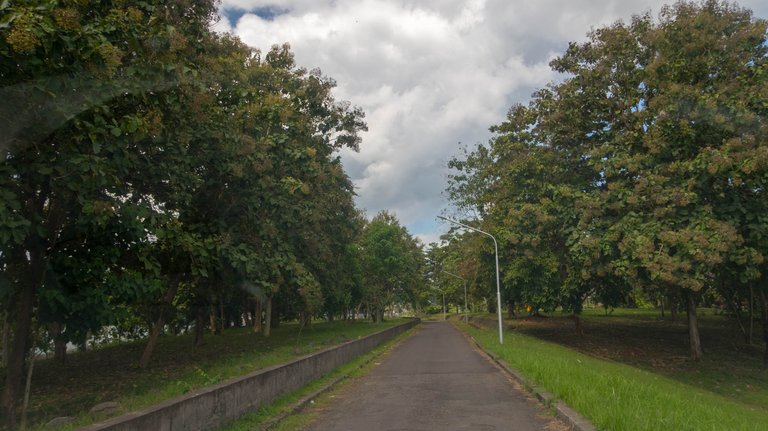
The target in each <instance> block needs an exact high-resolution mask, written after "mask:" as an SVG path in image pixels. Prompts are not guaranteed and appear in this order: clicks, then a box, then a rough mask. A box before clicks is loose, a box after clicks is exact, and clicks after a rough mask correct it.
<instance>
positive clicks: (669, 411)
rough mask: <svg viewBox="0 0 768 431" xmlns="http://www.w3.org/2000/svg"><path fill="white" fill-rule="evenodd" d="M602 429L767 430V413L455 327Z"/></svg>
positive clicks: (520, 339) (567, 352)
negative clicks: (500, 341) (501, 343)
mask: <svg viewBox="0 0 768 431" xmlns="http://www.w3.org/2000/svg"><path fill="white" fill-rule="evenodd" d="M456 325H458V326H459V327H460V328H462V329H463V330H465V331H467V332H468V333H469V334H471V335H472V336H473V337H474V338H475V339H476V340H477V341H478V342H479V343H480V344H481V345H483V347H484V348H486V349H487V350H489V351H491V352H493V353H494V354H496V355H498V356H499V357H500V359H502V360H504V361H506V362H507V363H508V364H510V365H511V366H512V367H513V368H515V369H517V370H519V371H520V372H521V373H522V374H523V375H525V376H526V377H528V378H529V379H530V380H531V381H532V382H534V383H535V384H536V385H538V386H540V387H542V388H544V389H545V390H547V391H548V392H550V393H552V394H554V395H555V396H556V397H557V398H559V399H561V400H563V401H564V402H565V403H566V404H568V405H569V406H571V407H573V408H574V409H576V410H577V411H578V412H580V413H581V414H583V415H584V416H585V417H586V418H588V419H589V420H591V421H592V423H593V424H594V425H595V426H596V427H597V428H598V429H601V430H622V431H625V430H626V431H640V430H648V431H656V430H692V431H693V430H696V431H701V430H755V431H757V430H766V429H768V413H766V412H765V411H763V410H761V409H758V408H755V407H750V406H746V405H744V404H741V403H738V402H736V401H733V400H731V399H728V398H726V397H723V396H721V395H718V394H715V393H712V392H709V391H705V390H702V389H699V388H696V387H693V386H690V385H686V384H684V383H681V382H679V381H675V380H673V379H670V378H668V377H665V376H662V375H658V374H654V373H651V372H648V371H645V370H641V369H638V368H635V367H632V366H629V365H625V364H620V363H616V362H612V361H607V360H602V359H598V358H595V357H591V356H587V355H585V354H582V353H579V352H576V351H574V350H571V349H568V348H566V347H563V346H560V345H557V344H554V343H550V342H546V341H542V340H539V339H537V338H534V337H531V336H526V335H522V334H519V333H517V332H516V331H506V332H505V339H504V345H499V344H498V338H497V336H498V334H497V333H496V331H493V330H491V329H478V328H475V327H471V326H468V325H466V324H463V323H456Z"/></svg>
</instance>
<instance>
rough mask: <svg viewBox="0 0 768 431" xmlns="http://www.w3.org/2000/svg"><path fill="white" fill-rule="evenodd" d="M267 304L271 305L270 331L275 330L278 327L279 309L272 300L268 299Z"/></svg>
mask: <svg viewBox="0 0 768 431" xmlns="http://www.w3.org/2000/svg"><path fill="white" fill-rule="evenodd" d="M269 302H270V303H271V304H272V314H271V317H270V320H271V321H272V322H271V323H270V325H271V326H272V329H277V328H279V327H280V308H279V304H278V303H277V301H276V300H275V299H274V298H270V300H269Z"/></svg>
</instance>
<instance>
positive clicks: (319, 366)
mask: <svg viewBox="0 0 768 431" xmlns="http://www.w3.org/2000/svg"><path fill="white" fill-rule="evenodd" d="M419 322H420V320H419V319H413V320H412V321H410V322H406V323H404V324H402V325H398V326H395V327H392V328H388V329H385V330H383V331H379V332H376V333H374V334H371V335H368V336H365V337H362V338H359V339H357V340H352V341H348V342H346V343H342V344H340V345H338V346H334V347H330V348H328V349H324V350H321V351H319V352H315V353H313V354H310V355H307V356H304V357H302V358H299V359H296V360H293V361H290V362H287V363H285V364H281V365H275V366H272V367H268V368H264V369H261V370H258V371H254V372H253V373H250V374H247V375H245V376H242V377H237V378H234V379H231V380H229V381H226V382H222V383H219V384H216V385H213V386H209V387H207V388H202V389H198V390H195V391H192V392H190V393H189V394H186V395H183V396H180V397H177V398H173V399H170V400H167V401H164V402H162V403H160V404H157V405H154V406H150V407H147V408H145V409H142V410H138V411H134V412H130V413H127V414H124V415H122V416H118V417H116V418H112V419H109V420H106V421H104V422H100V423H96V424H93V425H89V426H86V427H83V428H79V431H101V430H111V431H133V430H137V431H138V430H141V431H144V430H147V431H154V430H157V431H177V430H178V431H180V430H184V431H203V430H210V429H215V428H218V427H220V426H221V425H223V424H225V423H227V422H230V421H232V420H235V419H237V418H239V417H240V416H242V415H243V414H245V413H248V412H251V411H254V410H257V409H259V408H261V407H263V406H265V405H268V404H269V403H271V402H272V401H274V400H275V399H277V398H278V397H280V396H283V395H285V394H288V393H290V392H293V391H294V390H296V389H299V388H301V387H303V386H305V385H307V384H308V383H310V382H312V381H314V380H317V379H318V378H320V377H322V376H324V375H325V374H327V373H329V372H330V371H332V370H333V369H335V368H338V367H339V366H341V365H344V364H346V363H347V362H349V361H351V360H353V359H355V358H357V357H358V356H360V355H363V354H365V353H368V352H370V351H371V350H373V349H374V348H375V347H376V346H378V345H380V344H381V343H383V342H385V341H387V340H390V339H391V338H394V337H395V336H397V335H399V334H401V333H403V332H405V331H406V330H408V329H410V328H412V327H414V326H416V325H417V324H419Z"/></svg>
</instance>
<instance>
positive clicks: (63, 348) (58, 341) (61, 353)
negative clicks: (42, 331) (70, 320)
mask: <svg viewBox="0 0 768 431" xmlns="http://www.w3.org/2000/svg"><path fill="white" fill-rule="evenodd" d="M61 332H62V325H61V322H52V323H50V324H49V325H48V333H49V334H50V335H51V338H53V346H54V347H53V360H54V361H56V362H58V363H59V364H66V363H67V341H66V340H64V339H63V338H62V337H61Z"/></svg>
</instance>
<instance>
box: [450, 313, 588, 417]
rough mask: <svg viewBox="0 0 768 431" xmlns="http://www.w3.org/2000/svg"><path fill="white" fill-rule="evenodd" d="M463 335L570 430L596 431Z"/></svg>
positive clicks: (569, 408) (568, 408) (576, 414)
mask: <svg viewBox="0 0 768 431" xmlns="http://www.w3.org/2000/svg"><path fill="white" fill-rule="evenodd" d="M472 320H473V319H472V318H471V317H470V325H474V322H472ZM465 335H466V336H467V337H469V339H471V340H472V342H473V343H474V344H475V346H477V348H478V349H480V351H482V352H483V353H485V354H486V355H488V357H489V358H491V359H493V361H494V362H495V363H496V364H498V365H499V367H501V369H502V370H504V372H506V373H507V374H508V375H509V376H510V377H511V378H512V379H513V380H515V381H516V382H517V383H519V384H520V385H521V386H522V387H524V388H525V390H527V391H528V392H530V393H532V394H533V395H534V396H535V397H536V399H538V400H539V402H541V403H542V404H544V405H545V406H547V407H550V408H552V409H554V411H555V416H557V418H559V419H560V420H562V421H563V422H565V423H566V424H568V425H569V426H570V427H571V429H572V430H574V431H597V429H596V428H595V427H594V425H592V423H591V422H590V421H588V420H587V419H586V418H584V417H583V416H581V415H580V414H579V413H578V412H577V411H576V410H574V409H572V408H571V407H569V406H568V405H567V404H565V403H563V402H562V401H559V400H557V399H556V398H555V396H554V395H552V394H550V393H549V392H547V391H545V390H543V389H540V388H538V387H537V386H536V385H535V384H533V383H532V382H531V381H529V380H528V379H527V378H526V377H525V376H523V375H522V374H520V372H518V371H517V370H515V369H514V368H512V367H510V366H509V364H507V363H506V362H504V361H503V360H501V359H499V358H498V356H496V355H495V354H493V353H492V352H489V351H487V350H485V349H484V348H483V346H482V345H480V343H478V342H477V340H475V339H474V337H472V336H470V335H469V334H466V333H465Z"/></svg>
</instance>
